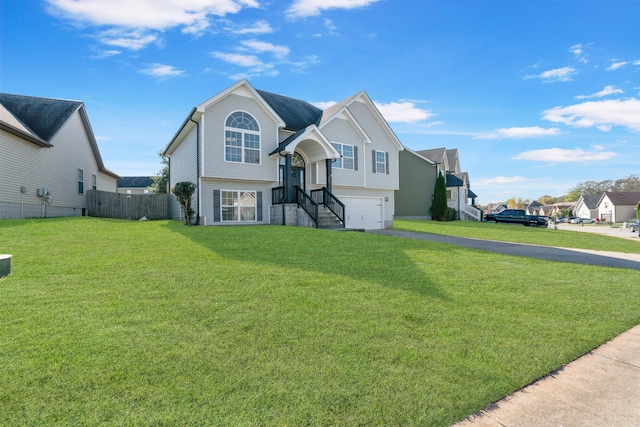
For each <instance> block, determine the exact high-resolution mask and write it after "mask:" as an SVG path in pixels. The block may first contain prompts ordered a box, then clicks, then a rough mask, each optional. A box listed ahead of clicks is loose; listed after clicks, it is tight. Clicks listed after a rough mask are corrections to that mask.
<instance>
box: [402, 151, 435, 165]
mask: <svg viewBox="0 0 640 427" xmlns="http://www.w3.org/2000/svg"><path fill="white" fill-rule="evenodd" d="M404 151H406V152H408V153H411V154H413V155H414V156H416V157H418V158H419V159H421V160H424V161H425V162H427V163H429V164H430V165H435V164H436V163H435V162H434V161H433V160H431V159H429V158H428V157H425V156H423V155H422V154H420V153H418V152H416V151H413V150H412V149H410V148H407V147H405V148H404Z"/></svg>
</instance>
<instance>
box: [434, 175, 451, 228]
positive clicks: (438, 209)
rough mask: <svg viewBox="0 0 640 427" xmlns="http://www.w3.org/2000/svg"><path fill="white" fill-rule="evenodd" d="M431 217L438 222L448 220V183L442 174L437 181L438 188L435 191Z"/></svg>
mask: <svg viewBox="0 0 640 427" xmlns="http://www.w3.org/2000/svg"><path fill="white" fill-rule="evenodd" d="M431 217H432V218H433V219H434V220H436V221H445V220H446V219H447V183H446V181H445V179H444V176H443V175H442V172H440V174H439V175H438V179H436V186H435V188H434V191H433V204H432V205H431Z"/></svg>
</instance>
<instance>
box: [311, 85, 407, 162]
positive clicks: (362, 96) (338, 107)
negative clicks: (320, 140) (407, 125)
mask: <svg viewBox="0 0 640 427" xmlns="http://www.w3.org/2000/svg"><path fill="white" fill-rule="evenodd" d="M360 100H362V102H363V103H364V104H365V105H366V106H367V107H368V108H369V110H370V111H371V113H372V114H373V115H374V116H375V118H376V120H377V121H378V123H380V124H381V125H382V127H383V129H384V130H385V131H386V133H387V135H389V138H390V139H391V141H392V142H393V143H394V144H396V146H397V147H398V148H399V149H400V150H404V145H402V142H400V139H399V138H398V137H397V136H396V134H395V132H393V129H391V126H389V123H387V121H386V120H385V118H384V117H383V116H382V114H381V113H380V111H379V110H378V108H377V107H376V105H375V104H374V102H373V101H372V100H371V98H369V95H367V93H366V92H365V91H360V92H358V93H357V94H355V95H352V96H350V97H349V98H347V99H345V100H343V101H340V102H338V103H337V104H335V105H332V106H331V107H329V108H327V109H326V110H325V111H323V113H322V117H321V120H320V124H321V125H322V124H324V123H325V122H327V121H329V120H331V119H332V118H333V117H335V116H337V115H338V114H340V113H341V112H342V111H343V110H347V111H348V108H349V106H350V105H352V104H353V103H354V102H359V101H360ZM349 114H351V113H349ZM354 121H355V119H354ZM355 122H356V123H357V121H355ZM358 126H359V124H358Z"/></svg>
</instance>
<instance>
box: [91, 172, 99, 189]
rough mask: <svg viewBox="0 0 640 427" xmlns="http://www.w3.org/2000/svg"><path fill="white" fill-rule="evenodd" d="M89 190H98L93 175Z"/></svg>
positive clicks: (95, 178)
mask: <svg viewBox="0 0 640 427" xmlns="http://www.w3.org/2000/svg"><path fill="white" fill-rule="evenodd" d="M91 189H92V190H97V189H98V177H97V176H95V175H91Z"/></svg>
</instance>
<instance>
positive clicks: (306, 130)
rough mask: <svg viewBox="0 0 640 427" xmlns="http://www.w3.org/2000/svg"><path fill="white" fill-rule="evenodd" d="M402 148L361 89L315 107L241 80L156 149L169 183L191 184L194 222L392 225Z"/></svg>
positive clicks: (193, 112) (206, 103)
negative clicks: (160, 152) (167, 165)
mask: <svg viewBox="0 0 640 427" xmlns="http://www.w3.org/2000/svg"><path fill="white" fill-rule="evenodd" d="M403 149H404V147H403V146H402V144H401V143H400V141H399V140H398V138H397V137H396V136H395V134H394V133H393V131H392V130H391V128H390V127H389V125H388V124H387V122H386V121H385V120H384V118H383V117H382V115H381V114H380V112H379V111H378V110H377V108H376V107H375V105H374V103H373V101H372V100H371V99H370V98H369V96H368V95H367V94H366V93H365V92H364V91H363V92H359V93H357V94H355V95H353V96H350V97H348V98H347V99H345V100H344V101H342V102H339V103H337V104H335V105H333V106H331V107H329V108H327V109H325V110H322V109H319V108H317V107H315V106H313V105H311V104H309V103H307V102H305V101H302V100H299V99H294V98H289V97H286V96H283V95H279V94H274V93H271V92H266V91H262V90H257V89H255V88H254V87H253V86H252V85H251V84H250V83H249V82H248V81H247V80H241V81H239V82H237V83H235V84H233V85H231V86H230V87H228V88H226V89H224V90H223V91H222V92H220V93H218V94H216V95H214V96H213V97H212V98H210V99H208V100H206V101H204V102H202V103H201V104H199V105H197V106H196V107H195V108H193V109H192V110H191V112H189V114H188V115H187V118H186V119H185V121H184V122H183V124H182V126H181V127H180V128H179V129H178V131H177V133H176V134H175V136H174V137H173V138H172V139H171V141H170V142H169V144H168V146H167V147H166V149H165V150H164V152H163V155H164V156H167V157H169V159H170V168H169V187H171V186H173V185H175V184H176V183H177V182H181V181H190V182H193V183H194V184H196V187H197V189H196V193H195V195H194V198H193V205H192V207H193V209H194V210H195V211H196V216H197V218H198V223H199V224H201V225H223V224H283V225H305V226H313V227H327V228H328V227H347V228H364V229H375V228H389V227H391V226H392V224H393V216H394V190H396V189H398V155H399V153H400V152H402V150H403ZM173 216H174V218H176V219H178V218H180V216H181V212H180V210H179V209H178V207H177V205H176V204H174V213H173Z"/></svg>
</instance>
